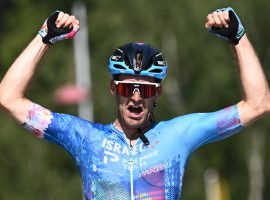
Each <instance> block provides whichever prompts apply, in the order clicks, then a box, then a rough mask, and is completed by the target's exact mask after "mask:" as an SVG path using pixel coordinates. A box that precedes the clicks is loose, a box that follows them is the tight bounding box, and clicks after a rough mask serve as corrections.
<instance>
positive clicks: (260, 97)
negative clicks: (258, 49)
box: [235, 35, 270, 123]
mask: <svg viewBox="0 0 270 200" xmlns="http://www.w3.org/2000/svg"><path fill="white" fill-rule="evenodd" d="M235 52H236V56H237V61H238V65H239V72H240V80H241V85H242V89H243V100H242V101H241V102H239V104H238V106H239V107H240V108H241V113H240V114H241V118H242V122H243V123H249V122H250V121H252V120H254V119H256V118H257V117H260V116H261V115H262V114H263V113H265V112H267V111H268V104H269V98H270V97H269V88H268V84H267V80H266V77H265V75H264V72H263V69H262V67H261V64H260V61H259V59H258V57H257V55H256V53H255V51H254V49H253V47H252V45H251V43H250V42H249V40H248V38H247V36H246V35H244V36H243V37H242V38H241V40H240V41H239V44H238V45H235Z"/></svg>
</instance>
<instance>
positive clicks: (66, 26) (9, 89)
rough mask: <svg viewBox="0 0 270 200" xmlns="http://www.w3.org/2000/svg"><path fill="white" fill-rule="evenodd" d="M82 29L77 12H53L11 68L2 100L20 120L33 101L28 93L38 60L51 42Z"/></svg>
mask: <svg viewBox="0 0 270 200" xmlns="http://www.w3.org/2000/svg"><path fill="white" fill-rule="evenodd" d="M78 30H79V22H78V20H76V18H75V17H74V16H70V15H68V14H65V13H63V12H55V13H53V14H52V15H51V16H50V17H49V18H48V20H46V21H45V22H44V24H43V26H42V27H41V29H40V31H39V34H38V35H37V36H36V37H35V38H34V39H33V40H32V41H31V42H30V44H29V45H28V46H27V47H26V48H25V49H24V50H23V52H22V53H21V54H20V55H19V57H18V58H17V59H16V60H15V62H14V63H13V64H12V65H11V66H10V68H9V69H8V71H7V73H6V75H5V76H4V78H3V80H2V81H1V84H0V104H1V106H2V107H4V108H5V109H6V110H7V111H8V112H9V113H10V114H11V115H12V116H13V117H14V118H16V119H17V120H18V121H19V122H21V123H23V122H24V120H25V119H26V117H27V115H28V109H29V107H30V105H31V104H32V102H31V101H30V100H28V99H27V98H26V97H25V91H26V89H27V86H28V85H29V82H30V80H31V79H32V77H33V75H34V72H35V69H36V66H37V64H38V63H39V61H40V60H41V58H42V57H43V56H44V54H45V52H46V51H47V49H48V47H49V46H50V45H52V44H54V43H55V42H57V41H59V40H63V39H70V38H73V37H74V35H75V34H76V32H77V31H78Z"/></svg>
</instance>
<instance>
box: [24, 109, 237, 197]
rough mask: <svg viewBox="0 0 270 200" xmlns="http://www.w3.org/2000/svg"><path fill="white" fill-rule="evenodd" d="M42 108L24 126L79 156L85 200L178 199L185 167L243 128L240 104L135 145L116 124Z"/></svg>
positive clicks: (194, 117) (167, 124) (173, 123)
mask: <svg viewBox="0 0 270 200" xmlns="http://www.w3.org/2000/svg"><path fill="white" fill-rule="evenodd" d="M35 106H36V107H35V108H36V109H33V110H32V112H29V116H28V119H27V121H26V123H25V124H24V126H25V127H26V128H27V129H29V130H31V131H33V132H34V133H35V134H36V135H37V136H39V137H41V138H44V139H46V140H48V141H51V142H54V143H57V144H58V145H60V146H62V147H64V148H65V149H66V150H67V151H68V152H69V153H70V154H71V155H72V156H73V158H74V159H75V161H76V164H77V165H78V167H79V169H80V174H81V177H82V182H83V188H84V198H85V200H93V199H96V200H103V199H110V200H129V199H132V200H133V199H134V200H139V199H140V200H161V199H166V200H177V199H179V198H180V194H181V187H182V180H183V175H184V172H185V166H186V163H187V160H188V158H189V157H190V155H191V153H192V152H193V151H194V150H195V149H197V148H198V147H200V146H202V145H204V144H206V143H209V142H213V141H217V140H220V139H223V138H226V137H228V136H230V135H232V134H234V133H236V132H237V131H239V130H240V129H241V128H242V125H241V123H240V119H239V114H238V110H237V106H231V107H228V108H225V109H222V110H220V111H217V112H212V113H194V114H189V115H184V116H181V117H177V118H174V119H171V120H168V121H161V122H158V123H156V124H154V125H153V127H152V128H151V129H150V130H149V131H148V132H146V133H145V136H146V137H147V138H148V140H149V141H150V145H148V146H145V145H144V143H143V142H142V141H141V140H140V139H138V140H137V142H136V144H135V145H134V146H133V147H131V146H130V145H129V142H128V140H127V138H126V137H125V135H124V133H122V132H121V131H119V130H117V129H116V128H115V127H114V126H113V124H107V125H102V124H95V123H91V122H89V121H86V120H83V119H81V118H78V117H75V116H72V115H67V114H59V113H52V112H50V111H48V110H46V111H44V109H42V107H39V106H37V105H35Z"/></svg>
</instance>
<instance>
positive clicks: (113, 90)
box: [110, 80, 116, 96]
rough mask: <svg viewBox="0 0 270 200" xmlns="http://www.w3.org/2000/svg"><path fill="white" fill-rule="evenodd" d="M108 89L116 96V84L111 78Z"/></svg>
mask: <svg viewBox="0 0 270 200" xmlns="http://www.w3.org/2000/svg"><path fill="white" fill-rule="evenodd" d="M110 91H111V94H112V95H113V96H116V85H115V84H114V82H113V80H111V83H110Z"/></svg>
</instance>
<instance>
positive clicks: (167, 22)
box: [0, 0, 270, 200]
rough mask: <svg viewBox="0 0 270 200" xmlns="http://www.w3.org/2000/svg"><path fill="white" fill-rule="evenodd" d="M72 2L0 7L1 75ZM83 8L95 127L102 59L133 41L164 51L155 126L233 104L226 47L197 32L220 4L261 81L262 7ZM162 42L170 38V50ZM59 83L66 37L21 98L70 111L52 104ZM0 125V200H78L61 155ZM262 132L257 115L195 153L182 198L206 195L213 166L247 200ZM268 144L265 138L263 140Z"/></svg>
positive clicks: (233, 78) (140, 0)
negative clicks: (236, 24)
mask: <svg viewBox="0 0 270 200" xmlns="http://www.w3.org/2000/svg"><path fill="white" fill-rule="evenodd" d="M73 3H74V1H71V0H57V1H34V0H24V1H18V0H17V1H16V0H10V1H5V2H4V1H3V2H2V1H1V2H0V8H1V9H0V16H1V19H0V25H1V26H0V30H1V37H0V42H1V46H0V77H1V78H2V77H3V76H4V73H5V71H6V70H7V69H8V67H9V66H10V64H11V63H12V62H13V60H14V59H15V58H16V57H17V56H18V54H19V53H20V52H21V51H22V50H23V49H24V47H25V46H26V45H27V44H28V43H29V41H30V40H31V39H32V38H33V37H34V35H35V34H36V33H37V30H38V29H39V27H40V26H41V25H42V23H43V21H44V20H45V19H46V18H47V16H48V15H49V14H50V13H52V12H53V11H54V10H63V11H66V12H70V11H71V6H72V4H73ZM84 3H85V4H86V5H87V11H88V25H89V30H88V31H89V37H90V40H89V46H90V52H91V64H92V69H91V71H92V74H93V77H92V79H93V91H91V95H92V98H93V100H94V116H95V119H94V120H95V121H96V122H102V123H109V122H111V121H112V120H114V117H115V115H116V110H115V107H114V105H115V102H114V99H113V97H111V96H110V93H109V90H108V88H109V81H110V76H109V74H108V70H107V61H108V57H109V56H110V54H111V53H112V52H113V51H114V49H115V48H116V47H118V46H121V45H122V44H125V43H128V42H132V41H138V42H142V41H143V42H146V43H150V44H152V45H153V46H155V47H157V48H159V49H161V50H163V51H164V54H165V57H166V58H167V59H168V63H169V77H168V78H167V80H165V82H164V95H163V96H162V97H161V99H160V101H159V107H158V108H157V110H156V111H155V114H156V118H157V119H158V120H166V119H169V118H172V117H175V116H178V115H182V114H185V113H191V112H210V111H215V110H218V109H221V108H223V107H225V106H228V105H231V104H235V103H237V101H239V100H240V99H241V87H240V84H239V80H238V72H237V65H236V63H235V60H234V56H233V51H232V50H231V48H230V47H229V45H228V44H226V42H223V41H221V40H219V39H216V38H215V37H213V36H212V35H210V34H208V33H207V31H206V30H205V29H204V22H205V18H206V15H207V13H208V12H211V11H213V10H215V9H216V8H219V7H227V6H231V7H233V8H234V9H235V10H236V11H237V12H238V13H239V15H240V17H241V19H242V21H243V22H244V25H245V27H246V31H247V33H248V35H249V38H250V39H251V41H252V42H253V44H254V47H255V49H256V50H257V52H258V55H259V57H260V58H261V61H262V64H263V66H264V67H265V68H264V70H265V72H266V75H267V77H269V73H270V70H269V68H268V66H270V59H269V56H268V55H269V53H270V41H269V37H268V35H269V33H270V28H269V26H268V24H269V20H270V18H269V17H268V8H269V6H270V5H269V4H270V2H268V1H263V0H257V1H250V2H247V1H244V0H239V1H187V0H182V1H176V0H168V1H162V0H155V1H154V0H148V1H145V0H136V1H125V0H114V1H107V0H89V1H86V0H85V1H84ZM164 41H165V42H164ZM166 41H173V43H172V44H173V45H168V42H166ZM174 46H175V47H176V48H175V47H174ZM172 51H173V52H174V53H173V54H172V53H171V52H172ZM66 82H74V60H73V46H72V41H66V42H61V43H59V44H56V45H54V46H53V47H51V49H50V50H49V52H48V53H47V55H46V56H45V58H44V59H43V60H42V61H41V63H40V64H39V67H38V70H37V72H36V75H35V77H34V79H33V81H32V82H31V85H30V87H29V90H28V93H27V95H28V97H29V98H30V99H32V100H33V101H35V102H36V103H39V104H41V105H43V106H45V107H47V108H49V109H51V110H53V111H56V112H65V113H70V114H75V115H76V114H77V113H76V107H75V106H70V107H63V106H59V105H57V104H55V102H54V101H53V92H54V91H55V89H56V88H58V87H59V86H60V85H62V84H64V83H66ZM173 85H174V86H175V87H172V86H173ZM166 88H171V90H172V91H169V89H168V91H167V90H166ZM268 120H269V118H268ZM0 123H1V126H0V151H1V152H2V153H1V154H0V177H1V178H0V184H1V188H0V199H3V200H6V199H9V200H17V199H21V200H23V199H27V200H31V199H35V200H54V199H66V200H67V199H80V198H81V196H82V195H81V183H80V177H79V176H80V175H79V172H78V170H77V169H76V166H75V164H74V162H73V160H72V158H71V157H70V156H69V155H68V154H67V153H66V152H64V151H63V150H62V149H60V148H58V147H57V146H55V145H53V144H48V143H47V142H44V141H38V139H36V138H34V137H33V136H31V135H30V134H28V133H27V132H26V131H25V130H23V129H22V128H21V127H20V125H18V124H17V123H16V122H15V121H14V120H13V119H11V118H10V117H9V116H7V115H6V113H5V112H4V110H1V113H0ZM267 128H269V123H267V118H266V119H264V120H261V121H260V122H258V123H256V124H254V125H253V127H252V128H250V129H247V130H244V131H242V133H240V134H238V135H236V136H234V137H232V138H230V139H227V140H224V141H220V142H217V143H214V144H209V145H207V146H205V147H203V148H202V149H200V150H198V151H197V152H196V153H195V154H194V155H193V157H192V158H191V160H190V163H189V165H188V168H187V171H186V176H185V180H184V187H183V195H182V199H196V200H203V199H205V192H204V182H203V174H204V172H205V170H207V169H208V168H216V169H217V170H218V171H219V172H220V174H221V175H222V176H223V177H224V179H225V181H226V182H227V183H228V185H229V191H230V197H231V199H232V200H234V199H237V200H246V199H247V191H248V190H249V188H248V181H249V177H248V169H247V152H248V150H249V145H248V144H249V139H250V137H249V134H250V132H256V133H255V134H261V132H265V133H266V132H267ZM258 129H259V130H260V131H256V130H258ZM254 130H255V131H254ZM268 141H269V136H267V138H266V141H265V142H268ZM265 151H266V152H268V151H269V148H266V149H265ZM266 155H267V153H266ZM265 159H266V161H265V184H266V185H265V190H264V199H269V198H270V192H269V190H268V189H267V188H268V185H269V184H270V171H269V169H270V168H269V163H270V159H268V160H267V158H265Z"/></svg>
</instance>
